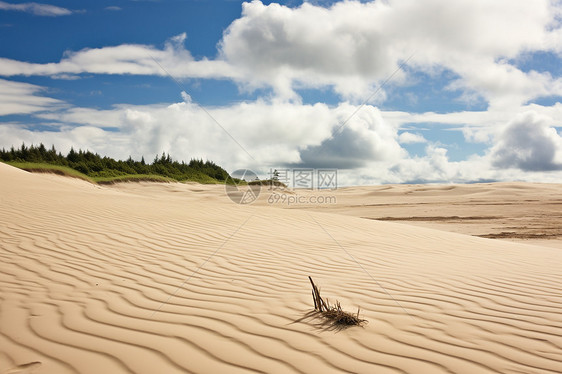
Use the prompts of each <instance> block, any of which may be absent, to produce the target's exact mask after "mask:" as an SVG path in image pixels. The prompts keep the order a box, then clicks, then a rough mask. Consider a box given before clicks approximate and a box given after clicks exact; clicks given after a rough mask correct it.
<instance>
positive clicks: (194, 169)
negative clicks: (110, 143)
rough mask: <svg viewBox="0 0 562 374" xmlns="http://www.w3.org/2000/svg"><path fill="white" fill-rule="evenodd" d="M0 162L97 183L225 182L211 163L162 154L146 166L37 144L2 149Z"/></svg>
mask: <svg viewBox="0 0 562 374" xmlns="http://www.w3.org/2000/svg"><path fill="white" fill-rule="evenodd" d="M0 161H2V162H5V163H7V164H10V165H12V166H15V167H18V168H20V169H24V170H27V171H30V172H43V173H47V172H48V173H55V174H59V175H65V176H69V177H74V178H80V179H84V180H87V181H89V182H92V183H99V184H111V183H117V182H126V181H155V182H171V181H178V182H183V181H192V182H198V183H225V182H226V181H227V179H229V175H228V173H227V172H226V170H224V169H223V168H221V167H220V166H218V165H216V164H215V163H214V162H212V161H203V160H195V159H192V160H191V161H190V162H189V163H185V162H183V161H182V162H177V161H174V160H172V159H171V157H170V155H166V154H165V153H162V155H161V156H160V157H158V156H157V157H156V158H155V159H154V161H153V162H152V163H150V164H149V163H146V162H145V161H144V158H142V159H141V161H134V160H133V159H132V158H130V157H129V159H128V160H126V161H122V160H114V159H113V158H110V157H106V156H104V157H102V156H100V155H98V154H94V153H92V152H90V151H82V150H79V151H78V152H77V151H75V150H74V149H71V150H70V152H69V153H68V155H66V156H65V155H62V154H61V153H60V152H57V151H56V149H55V148H54V147H52V148H51V149H49V150H47V149H46V148H45V146H44V145H43V144H40V145H39V146H33V145H32V146H30V147H26V146H25V145H22V146H21V147H20V148H18V149H15V148H14V147H12V148H11V149H10V150H5V149H2V150H1V151H0Z"/></svg>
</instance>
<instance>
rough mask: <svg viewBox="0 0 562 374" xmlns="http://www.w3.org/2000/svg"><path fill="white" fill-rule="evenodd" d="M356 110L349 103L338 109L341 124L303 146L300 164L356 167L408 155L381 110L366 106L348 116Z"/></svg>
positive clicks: (306, 165) (395, 131) (336, 111)
mask: <svg viewBox="0 0 562 374" xmlns="http://www.w3.org/2000/svg"><path fill="white" fill-rule="evenodd" d="M356 109H357V107H355V106H352V105H349V104H342V105H340V106H339V107H338V108H336V110H335V112H334V114H335V115H336V118H338V120H339V121H338V123H339V124H338V126H336V127H335V128H334V130H333V131H332V134H331V136H330V137H328V138H326V139H324V140H323V141H322V142H321V143H320V144H318V145H309V146H306V147H302V146H301V147H300V148H301V149H300V159H301V162H300V163H298V164H297V165H298V166H302V167H312V168H338V169H354V168H358V167H362V166H364V165H365V164H367V163H369V162H372V161H385V160H396V159H400V158H403V157H405V155H406V152H405V151H404V150H403V149H402V148H401V147H400V145H399V144H398V142H397V129H396V128H394V127H393V126H391V125H389V124H388V123H387V122H385V121H384V119H383V118H382V116H381V113H380V111H379V110H378V109H376V108H375V107H372V106H365V107H363V108H362V109H361V111H359V112H357V113H356V114H355V115H354V116H353V117H351V118H349V117H348V116H349V113H354V112H355V110H356ZM348 118H349V119H348ZM342 123H343V125H342Z"/></svg>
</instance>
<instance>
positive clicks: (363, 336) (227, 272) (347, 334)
mask: <svg viewBox="0 0 562 374" xmlns="http://www.w3.org/2000/svg"><path fill="white" fill-rule="evenodd" d="M487 188H489V189H490V191H492V192H493V190H494V188H495V186H494V185H490V186H489V187H487ZM223 191H224V190H223V189H222V187H221V186H216V185H197V184H179V183H177V184H176V183H171V184H150V183H138V184H120V185H118V186H117V187H100V186H96V185H92V184H89V183H87V182H84V181H81V180H77V179H70V178H63V177H59V176H55V175H44V174H30V173H27V172H24V171H22V170H18V169H15V168H12V167H10V166H7V165H5V164H1V163H0V243H1V245H0V373H96V374H97V373H341V372H353V373H497V372H501V373H560V372H562V313H561V312H560V311H561V306H562V271H561V270H562V251H561V250H560V249H557V248H549V247H545V246H538V245H527V244H519V243H512V242H507V241H501V240H491V239H483V238H478V237H474V236H468V235H463V234H459V233H452V232H445V231H439V230H434V229H431V228H427V227H418V226H412V225H406V224H403V223H394V222H386V221H377V220H368V219H362V218H359V217H350V216H346V215H342V214H334V213H341V212H337V209H336V208H335V209H332V210H326V211H327V212H334V213H323V212H315V211H310V209H309V210H304V209H277V208H274V207H271V206H266V205H267V204H264V203H263V202H262V203H261V206H260V205H259V204H258V205H253V206H241V205H236V204H233V203H232V202H230V200H229V199H228V198H226V197H225V196H224V192H223ZM365 191H366V190H360V189H358V190H356V191H355V192H353V189H351V190H347V191H345V190H344V191H342V192H341V196H342V197H341V198H342V199H344V200H345V199H348V201H351V202H353V194H354V193H355V194H356V195H357V196H361V194H363V193H365ZM373 193H376V192H375V189H374V188H373ZM379 193H380V191H379ZM342 201H343V200H342ZM360 204H361V203H360V199H357V205H360ZM342 209H344V208H342ZM345 209H348V208H345ZM318 210H320V208H319V209H318ZM476 210H477V209H476ZM390 213H396V212H393V211H391V212H390ZM486 214H488V213H486ZM444 215H446V216H454V215H455V214H448V213H447V214H444ZM479 215H482V214H478V212H476V213H475V214H473V216H479ZM388 216H394V214H389V212H387V211H381V215H379V217H388ZM371 218H372V217H371ZM308 276H311V277H312V278H313V279H314V281H315V282H316V283H317V284H319V285H321V287H322V289H321V291H322V294H323V295H329V296H330V299H331V300H332V298H333V300H339V301H340V302H341V305H342V306H343V307H347V306H349V307H350V308H354V307H356V306H361V317H362V318H365V319H366V320H368V321H369V323H368V324H365V325H364V326H362V327H358V326H353V327H351V328H347V329H343V330H334V329H331V328H329V327H327V326H325V324H323V323H322V320H321V319H318V318H317V317H316V316H315V315H314V313H312V312H313V309H314V306H313V305H311V303H312V301H311V293H310V283H309V280H308V278H307V277H308Z"/></svg>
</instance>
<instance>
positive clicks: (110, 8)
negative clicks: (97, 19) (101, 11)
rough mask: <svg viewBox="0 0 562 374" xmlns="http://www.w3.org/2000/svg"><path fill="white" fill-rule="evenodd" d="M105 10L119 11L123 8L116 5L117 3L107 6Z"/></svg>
mask: <svg viewBox="0 0 562 374" xmlns="http://www.w3.org/2000/svg"><path fill="white" fill-rule="evenodd" d="M105 10H113V11H119V10H122V8H121V7H118V6H115V5H112V6H107V7H105Z"/></svg>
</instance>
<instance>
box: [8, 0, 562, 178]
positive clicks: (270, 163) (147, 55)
mask: <svg viewBox="0 0 562 374" xmlns="http://www.w3.org/2000/svg"><path fill="white" fill-rule="evenodd" d="M561 19H562V5H561V3H560V2H559V1H550V0H537V1H533V2H513V1H509V0H497V1H494V2H489V1H485V0H458V1H455V2H451V1H445V0H427V1H423V2H420V1H415V0H387V1H374V2H369V1H362V2H358V1H342V2H339V1H320V0H319V1H311V2H304V3H303V2H302V1H296V0H294V1H293V0H292V1H284V2H283V1H281V2H273V1H261V2H260V1H253V2H247V3H243V2H240V1H227V0H207V1H204V0H198V1H190V0H176V1H174V0H161V1H157V0H154V1H132V0H127V1H125V0H121V1H103V0H101V1H100V0H97V1H80V2H77V1H54V0H53V1H45V2H35V3H32V2H26V1H0V31H1V32H0V46H1V48H0V147H10V146H12V145H16V146H17V145H19V144H21V143H22V142H26V143H28V144H29V143H38V142H43V143H45V144H47V145H51V144H54V145H55V146H57V148H60V149H61V150H63V151H67V150H69V149H70V147H71V146H74V147H75V148H82V149H86V148H87V149H90V150H92V151H94V152H98V153H100V154H103V155H109V156H112V157H116V158H127V157H128V156H129V155H131V156H132V157H133V158H138V159H140V157H141V156H144V157H145V158H146V159H151V158H152V157H154V155H155V154H158V153H161V152H162V151H165V152H169V153H170V154H171V155H172V157H174V158H175V159H183V160H189V159H190V158H193V157H202V158H205V159H210V160H213V161H215V162H217V163H219V164H220V165H223V166H225V167H226V168H227V170H229V171H233V170H235V169H238V168H251V169H254V170H256V171H257V172H258V173H261V174H266V173H267V171H268V170H269V169H270V168H283V167H311V168H315V167H326V166H329V165H333V167H334V168H339V169H341V170H340V177H339V180H340V181H341V183H343V184H377V183H407V182H414V181H415V182H423V181H427V182H442V183H450V182H474V181H479V180H486V181H487V180H498V181H505V180H528V181H542V182H560V181H562V179H561V177H562V136H561V130H560V129H561V127H562V124H561V118H562V117H561V115H562V106H561V105H560V99H561V97H562V76H561V73H562V68H561V66H562V63H561V56H562V31H561V24H560V21H561ZM389 77H391V78H390V79H389ZM385 81H386V83H384V82H385ZM383 83H384V85H383ZM381 85H382V86H381ZM182 91H183V93H182ZM368 98H371V99H370V100H369V101H368V102H365V100H367V99H368ZM363 104H364V105H363ZM353 113H355V114H354V115H352V114H353ZM350 116H351V117H350ZM343 123H345V125H344V126H343V128H341V131H336V130H337V129H339V128H340V127H341V125H342V124H343ZM232 138H234V139H235V140H236V141H234V140H233V139H232Z"/></svg>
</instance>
